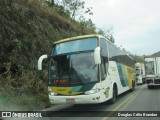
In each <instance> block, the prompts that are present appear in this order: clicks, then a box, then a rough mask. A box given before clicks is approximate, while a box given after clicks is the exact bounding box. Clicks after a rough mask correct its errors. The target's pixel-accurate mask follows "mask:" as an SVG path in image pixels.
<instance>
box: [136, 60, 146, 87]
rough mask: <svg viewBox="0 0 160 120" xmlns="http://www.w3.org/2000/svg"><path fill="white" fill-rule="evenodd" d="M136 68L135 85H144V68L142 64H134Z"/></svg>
mask: <svg viewBox="0 0 160 120" xmlns="http://www.w3.org/2000/svg"><path fill="white" fill-rule="evenodd" d="M135 68H136V80H137V85H142V84H143V83H145V67H144V63H136V64H135Z"/></svg>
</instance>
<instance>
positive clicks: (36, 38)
mask: <svg viewBox="0 0 160 120" xmlns="http://www.w3.org/2000/svg"><path fill="white" fill-rule="evenodd" d="M0 26H1V27H0V32H1V34H0V51H1V52H0V63H1V64H0V96H1V97H0V106H1V108H0V109H1V110H15V109H24V110H34V109H43V108H45V107H47V106H49V102H48V96H47V84H48V83H47V71H42V72H38V71H37V59H38V58H39V56H41V55H42V54H46V53H48V52H49V51H50V48H51V46H52V44H53V42H55V41H57V40H60V39H63V38H67V37H72V36H77V35H84V34H90V33H95V31H94V30H92V29H89V28H87V27H86V28H85V27H83V26H81V25H80V24H78V23H77V22H76V21H72V22H71V18H66V17H63V16H61V15H59V14H58V12H57V11H56V9H54V8H49V7H47V6H45V5H43V4H42V3H41V2H40V1H38V0H1V1H0ZM13 104H15V105H16V107H15V106H14V107H10V106H12V105H13ZM17 105H18V106H17Z"/></svg>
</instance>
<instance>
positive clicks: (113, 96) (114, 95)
mask: <svg viewBox="0 0 160 120" xmlns="http://www.w3.org/2000/svg"><path fill="white" fill-rule="evenodd" d="M116 97H117V88H116V87H115V86H114V87H113V95H112V98H111V99H110V100H109V102H110V103H111V104H113V103H115V102H116Z"/></svg>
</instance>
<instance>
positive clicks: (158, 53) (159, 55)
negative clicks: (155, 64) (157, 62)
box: [151, 51, 160, 57]
mask: <svg viewBox="0 0 160 120" xmlns="http://www.w3.org/2000/svg"><path fill="white" fill-rule="evenodd" d="M151 56H152V57H160V51H159V52H156V53H153V54H152V55H151Z"/></svg>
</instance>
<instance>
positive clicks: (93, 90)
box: [85, 88, 100, 95]
mask: <svg viewBox="0 0 160 120" xmlns="http://www.w3.org/2000/svg"><path fill="white" fill-rule="evenodd" d="M99 91H100V89H98V88H96V89H92V90H89V91H86V92H85V94H86V95H89V94H95V93H98V92H99Z"/></svg>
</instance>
